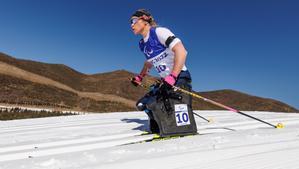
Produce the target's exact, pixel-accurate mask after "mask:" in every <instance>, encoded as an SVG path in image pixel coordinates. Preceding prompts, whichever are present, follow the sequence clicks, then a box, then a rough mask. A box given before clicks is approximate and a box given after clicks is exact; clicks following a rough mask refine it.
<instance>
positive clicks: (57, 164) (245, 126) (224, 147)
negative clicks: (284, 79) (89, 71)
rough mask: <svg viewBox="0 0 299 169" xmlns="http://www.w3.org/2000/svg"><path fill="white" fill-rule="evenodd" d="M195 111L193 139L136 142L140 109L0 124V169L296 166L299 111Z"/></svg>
mask: <svg viewBox="0 0 299 169" xmlns="http://www.w3.org/2000/svg"><path fill="white" fill-rule="evenodd" d="M195 112H196V113H198V114H200V115H201V116H203V117H205V118H208V119H212V120H213V122H210V123H208V122H206V121H204V120H203V119H201V118H198V117H196V116H195V119H196V122H197V127H198V132H199V135H196V136H187V137H182V138H176V139H169V140H162V141H153V142H139V143H136V144H128V143H130V142H132V141H138V140H139V141H141V140H143V139H148V138H151V137H152V136H151V135H146V136H138V135H140V134H141V133H142V131H143V130H146V129H147V127H148V126H147V116H146V114H145V113H143V112H119V113H102V114H86V115H76V116H63V117H50V118H39V119H26V120H13V121H0V169H299V114H296V113H273V112H244V113H247V114H249V115H251V116H254V117H257V118H261V119H263V120H265V121H267V122H270V123H271V124H274V125H276V124H277V123H283V124H284V126H285V128H282V129H276V128H273V127H271V126H269V125H266V124H263V123H261V122H258V121H255V120H253V119H250V118H248V117H245V116H242V115H240V114H237V113H234V112H229V111H216V110H215V111H195Z"/></svg>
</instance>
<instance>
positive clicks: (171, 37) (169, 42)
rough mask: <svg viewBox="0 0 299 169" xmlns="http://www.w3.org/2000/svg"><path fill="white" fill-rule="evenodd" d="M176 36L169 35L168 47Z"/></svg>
mask: <svg viewBox="0 0 299 169" xmlns="http://www.w3.org/2000/svg"><path fill="white" fill-rule="evenodd" d="M175 38H176V37H175V36H169V37H168V38H167V40H166V41H165V45H166V47H168V48H169V45H170V44H171V42H172V41H173V40H174V39H175Z"/></svg>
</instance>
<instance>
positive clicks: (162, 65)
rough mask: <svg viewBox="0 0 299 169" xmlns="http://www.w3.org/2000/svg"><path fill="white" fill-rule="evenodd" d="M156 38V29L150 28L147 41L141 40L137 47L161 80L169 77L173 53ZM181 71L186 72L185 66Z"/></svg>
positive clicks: (172, 63)
mask: <svg viewBox="0 0 299 169" xmlns="http://www.w3.org/2000/svg"><path fill="white" fill-rule="evenodd" d="M164 29H165V28H164ZM158 36H159V35H157V33H156V28H154V27H153V28H151V29H150V32H149V36H148V39H147V41H145V40H144V39H141V40H140V42H139V47H140V50H141V51H142V52H143V53H144V54H145V57H146V59H147V61H148V62H150V63H151V64H152V65H153V66H154V67H155V69H156V70H157V72H158V73H159V75H160V76H161V77H162V78H163V77H166V76H167V75H169V74H170V73H171V71H172V69H173V65H174V52H173V51H172V50H171V49H170V48H167V47H166V46H165V45H163V44H162V43H161V42H160V40H159V37H158ZM164 44H165V42H164ZM182 70H187V68H186V66H185V65H184V66H183V69H182Z"/></svg>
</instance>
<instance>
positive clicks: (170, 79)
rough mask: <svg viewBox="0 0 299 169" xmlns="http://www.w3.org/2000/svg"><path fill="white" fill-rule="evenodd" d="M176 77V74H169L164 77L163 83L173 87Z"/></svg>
mask: <svg viewBox="0 0 299 169" xmlns="http://www.w3.org/2000/svg"><path fill="white" fill-rule="evenodd" d="M177 76H178V75H177V74H175V73H173V72H172V73H171V74H169V75H168V76H166V77H165V78H164V80H163V81H164V82H166V83H167V84H168V85H170V86H173V85H174V84H175V82H176V79H177Z"/></svg>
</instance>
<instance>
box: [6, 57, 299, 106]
mask: <svg viewBox="0 0 299 169" xmlns="http://www.w3.org/2000/svg"><path fill="white" fill-rule="evenodd" d="M1 67H2V70H1V74H0V77H1V81H0V84H2V88H6V89H5V90H4V89H3V90H4V91H3V90H2V94H1V93H0V95H2V96H5V97H4V98H6V99H7V100H5V99H3V98H2V99H1V100H0V102H5V101H6V103H7V102H8V100H12V99H9V98H8V97H7V95H5V94H4V93H5V92H6V94H7V93H13V94H14V95H15V97H18V100H19V102H20V103H21V102H22V98H23V100H26V99H27V100H31V101H32V100H35V102H36V101H37V99H32V98H31V96H30V94H33V96H34V97H36V98H39V101H40V102H43V100H46V101H45V102H47V100H48V101H49V99H48V98H46V97H49V98H50V94H51V92H50V93H48V95H49V96H46V95H47V94H46V95H43V97H40V96H38V93H34V92H33V91H34V90H40V88H44V90H45V91H48V92H49V91H52V92H54V90H55V92H56V94H57V95H58V96H57V97H53V98H56V99H57V101H56V102H59V103H60V104H56V102H55V105H56V106H57V105H60V106H61V107H67V108H68V109H78V110H85V111H96V112H99V111H100V112H101V111H102V110H99V109H98V108H99V107H102V108H103V107H104V106H99V105H103V104H106V103H107V102H109V103H111V105H110V106H108V108H107V109H105V111H121V110H123V111H126V110H135V108H134V104H135V101H136V100H137V99H138V98H139V97H141V96H142V95H143V94H145V93H146V91H145V90H144V89H142V88H138V87H137V88H136V87H134V86H132V85H131V84H130V82H129V80H128V78H129V77H132V76H134V73H132V72H129V71H126V70H116V71H112V72H105V73H97V74H91V75H88V74H84V73H81V72H79V71H76V70H74V69H72V68H70V67H68V66H66V65H63V64H48V63H42V62H36V61H30V60H23V59H17V58H14V57H11V56H9V55H6V54H3V53H0V69H1ZM9 70H10V72H9ZM14 78H17V79H19V80H16V79H14ZM13 79H14V80H13ZM20 79H21V80H20ZM22 80H23V81H22ZM154 80H155V78H154V77H148V78H146V79H145V81H147V83H153V82H154ZM8 81H10V82H11V83H9V82H8ZM25 81H27V82H25ZM12 84H14V85H13V86H15V90H16V91H18V92H16V91H14V90H13V89H12V87H11V86H12ZM22 85H25V86H27V87H26V88H23V89H20V86H22ZM16 88H17V89H16ZM30 90H31V91H30ZM55 92H54V93H55ZM199 93H200V94H201V95H203V96H204V97H207V98H210V99H213V100H215V101H218V102H221V103H223V104H227V105H229V106H232V107H235V108H238V109H241V110H251V111H252V109H253V110H259V111H283V112H298V110H297V109H295V108H293V107H291V106H289V105H287V104H285V103H282V102H280V101H277V100H274V99H265V98H261V97H257V96H252V95H249V94H246V93H243V92H239V91H235V90H231V89H225V90H217V91H209V92H199ZM60 94H61V98H60V97H59V95H60ZM51 97H52V96H51ZM74 97H75V98H76V99H74ZM50 100H51V99H50ZM54 100H55V99H54ZM54 100H53V99H52V101H50V102H53V101H54ZM58 100H59V101H58ZM70 100H73V101H70ZM83 100H84V101H83ZM100 102H102V103H100ZM103 102H105V103H103ZM66 103H68V104H66ZM33 104H34V103H33ZM115 104H116V105H119V106H116V107H118V109H114V108H115ZM95 105H97V106H95ZM113 105H114V106H113ZM54 107H55V106H54ZM91 107H93V108H91ZM96 107H98V108H96ZM193 107H194V109H219V108H217V107H215V106H213V105H209V104H208V103H205V102H203V101H200V100H197V99H193ZM120 109H121V110H120Z"/></svg>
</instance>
